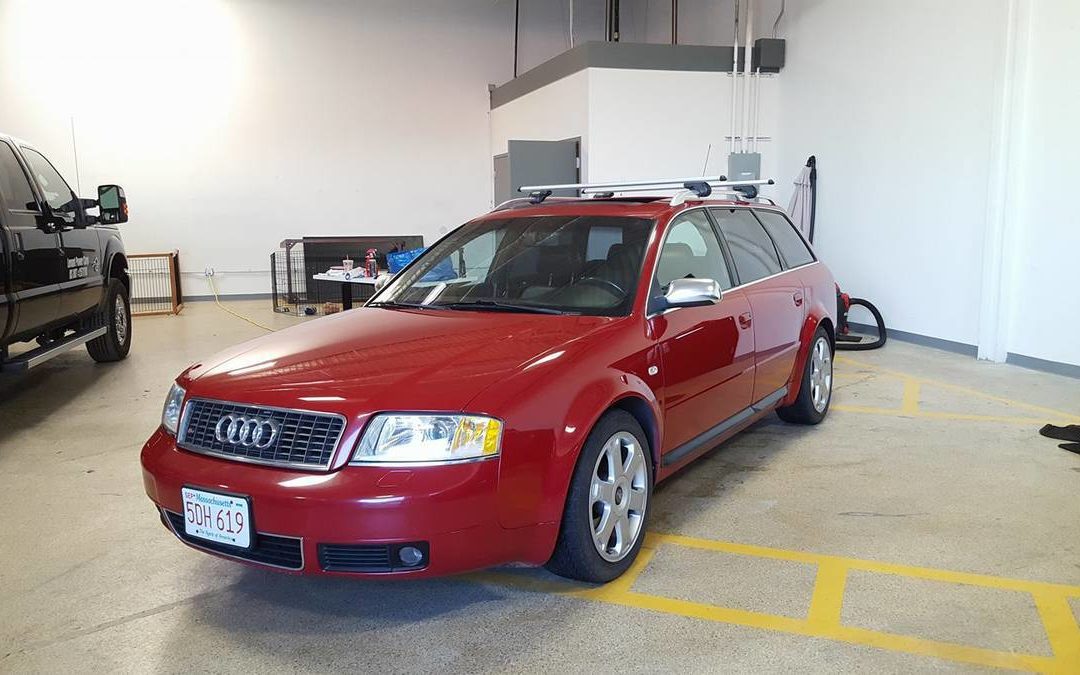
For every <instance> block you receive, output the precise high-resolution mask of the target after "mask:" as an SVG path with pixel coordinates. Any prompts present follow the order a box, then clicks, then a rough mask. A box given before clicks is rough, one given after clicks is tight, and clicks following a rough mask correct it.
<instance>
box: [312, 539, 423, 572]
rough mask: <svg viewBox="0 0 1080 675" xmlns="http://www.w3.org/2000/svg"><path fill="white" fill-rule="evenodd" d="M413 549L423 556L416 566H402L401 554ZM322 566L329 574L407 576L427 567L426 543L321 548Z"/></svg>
mask: <svg viewBox="0 0 1080 675" xmlns="http://www.w3.org/2000/svg"><path fill="white" fill-rule="evenodd" d="M406 546H410V547H413V548H415V549H417V550H419V551H420V552H421V559H420V562H418V563H417V564H415V565H411V566H410V565H406V564H404V563H403V562H401V558H400V557H399V552H400V551H401V549H402V548H404V547H406ZM318 548H319V566H320V567H322V569H324V570H326V571H327V572H405V571H416V570H421V569H424V568H425V567H427V566H428V558H429V555H430V553H429V545H428V543H427V542H426V541H414V542H408V543H405V544H319V547H318Z"/></svg>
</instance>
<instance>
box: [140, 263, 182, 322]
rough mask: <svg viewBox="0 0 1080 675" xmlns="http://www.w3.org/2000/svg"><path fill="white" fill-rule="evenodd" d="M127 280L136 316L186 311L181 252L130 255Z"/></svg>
mask: <svg viewBox="0 0 1080 675" xmlns="http://www.w3.org/2000/svg"><path fill="white" fill-rule="evenodd" d="M128 277H129V278H130V279H131V313H132V314H133V315H140V316H146V315H150V314H179V313H180V310H181V309H183V308H184V301H183V298H184V294H183V291H182V290H181V288H180V253H179V251H173V252H171V253H133V254H131V255H129V256H128Z"/></svg>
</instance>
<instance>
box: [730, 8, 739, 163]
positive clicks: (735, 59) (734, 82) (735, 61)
mask: <svg viewBox="0 0 1080 675" xmlns="http://www.w3.org/2000/svg"><path fill="white" fill-rule="evenodd" d="M738 80H739V0H735V48H734V51H733V52H732V53H731V152H732V153H734V152H735V129H737V128H738V127H737V126H736V119H735V111H736V110H737V107H736V103H735V102H736V101H737V100H738V98H739V85H738Z"/></svg>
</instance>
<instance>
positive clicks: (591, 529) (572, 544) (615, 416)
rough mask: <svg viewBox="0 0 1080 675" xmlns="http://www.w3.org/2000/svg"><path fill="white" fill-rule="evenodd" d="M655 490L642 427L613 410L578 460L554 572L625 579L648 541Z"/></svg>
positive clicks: (605, 579) (553, 562)
mask: <svg viewBox="0 0 1080 675" xmlns="http://www.w3.org/2000/svg"><path fill="white" fill-rule="evenodd" d="M652 487H653V473H652V454H651V452H650V450H649V444H648V442H647V441H646V440H645V432H644V431H642V429H641V425H640V424H638V422H637V420H636V419H634V417H633V415H631V414H630V413H627V412H625V411H623V410H612V411H610V412H608V413H607V414H605V415H604V416H603V417H601V418H600V421H599V422H597V424H596V426H595V427H594V428H593V430H592V432H591V433H590V434H589V438H588V439H587V440H586V441H585V447H584V448H582V451H581V456H580V457H578V462H577V466H576V467H575V469H574V474H573V476H572V477H571V479H570V490H569V493H568V495H567V497H566V508H565V510H564V512H563V518H562V527H561V528H560V529H559V540H558V542H557V543H556V545H555V552H554V553H553V554H552V556H551V560H549V561H548V563H547V568H548V570H550V571H552V572H554V573H555V574H558V575H560V576H564V577H569V578H571V579H578V580H580V581H588V582H591V583H606V582H608V581H611V580H612V579H615V578H617V577H618V576H620V575H621V574H622V573H623V572H625V571H626V570H627V569H628V568H629V567H630V565H631V564H632V563H633V562H634V559H635V558H637V555H638V551H640V550H641V543H642V542H643V541H644V540H645V525H646V522H647V516H648V508H649V499H650V497H652Z"/></svg>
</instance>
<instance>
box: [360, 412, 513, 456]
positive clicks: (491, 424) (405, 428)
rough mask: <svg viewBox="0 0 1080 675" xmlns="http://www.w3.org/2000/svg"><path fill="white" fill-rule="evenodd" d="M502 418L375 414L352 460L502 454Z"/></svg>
mask: <svg viewBox="0 0 1080 675" xmlns="http://www.w3.org/2000/svg"><path fill="white" fill-rule="evenodd" d="M501 440H502V422H500V421H499V420H497V419H493V418H491V417H481V416H479V415H394V414H387V415H376V416H375V417H374V418H372V420H371V422H369V423H368V425H367V428H366V429H365V430H364V436H363V437H362V438H361V439H360V445H359V446H357V448H356V452H355V453H354V454H353V458H352V463H353V464H375V463H386V462H403V463H404V462H426V463H433V462H438V463H443V462H458V461H462V460H468V459H482V458H485V457H494V456H496V455H498V454H499V445H500V442H501Z"/></svg>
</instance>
